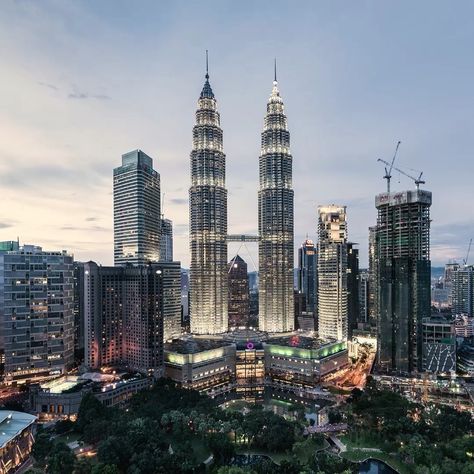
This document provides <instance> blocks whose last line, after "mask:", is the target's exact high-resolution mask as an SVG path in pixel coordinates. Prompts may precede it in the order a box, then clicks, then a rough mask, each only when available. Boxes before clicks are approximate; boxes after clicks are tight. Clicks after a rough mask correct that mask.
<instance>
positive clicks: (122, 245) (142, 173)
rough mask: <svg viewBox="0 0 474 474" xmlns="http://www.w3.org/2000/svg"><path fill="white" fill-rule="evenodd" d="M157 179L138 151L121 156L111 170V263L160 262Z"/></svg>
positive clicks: (159, 204)
mask: <svg viewBox="0 0 474 474" xmlns="http://www.w3.org/2000/svg"><path fill="white" fill-rule="evenodd" d="M160 201H161V197H160V175H159V174H158V172H156V171H155V170H154V169H153V160H152V159H151V158H150V157H149V156H148V155H146V154H145V153H143V151H141V150H135V151H131V152H130V153H126V154H125V155H122V166H119V167H118V168H115V169H114V262H115V265H124V264H127V263H130V264H133V265H140V264H145V263H148V262H156V261H158V260H159V259H160V227H161V219H160V218H161V211H160V209H161V203H160Z"/></svg>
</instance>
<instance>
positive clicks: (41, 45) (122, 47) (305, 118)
mask: <svg viewBox="0 0 474 474" xmlns="http://www.w3.org/2000/svg"><path fill="white" fill-rule="evenodd" d="M473 16H474V3H472V2H468V1H459V2H456V3H454V4H453V3H449V2H442V1H417V2H409V1H399V2H396V3H395V2H394V3H389V2H376V1H364V0H361V1H358V2H352V1H339V2H321V1H299V2H291V1H278V0H273V1H267V0H262V1H260V2H251V1H241V2H238V3H237V2H232V1H225V0H221V1H218V0H215V1H206V0H202V1H200V2H196V3H194V2H166V3H165V2H155V1H153V2H152V1H140V2H133V4H132V3H131V2H126V1H121V0H118V1H111V0H103V1H101V2H94V1H92V0H91V1H81V2H73V1H59V0H43V1H41V2H36V1H33V0H31V1H30V0H20V1H13V0H11V1H9V0H6V1H4V2H2V3H1V5H0V53H1V54H0V61H1V71H2V74H0V187H1V190H2V198H3V199H2V204H3V205H2V210H1V212H0V240H11V239H16V238H17V236H18V237H19V238H20V241H21V242H22V243H33V244H37V245H41V246H43V248H44V249H47V250H56V249H66V250H68V251H69V252H71V253H74V256H75V258H76V259H77V260H96V261H98V262H100V263H102V264H111V263H112V262H113V207H112V172H113V169H114V168H116V167H117V166H120V163H121V156H122V155H123V154H125V153H127V152H129V151H132V150H134V149H141V150H143V151H144V152H145V153H146V154H148V155H150V156H151V157H152V158H153V162H154V167H155V169H156V170H157V171H158V172H159V173H160V175H161V188H162V191H163V192H164V193H165V195H164V214H165V216H166V218H169V219H171V220H172V221H173V225H174V256H175V259H177V260H181V261H182V265H183V266H184V267H189V256H190V255H189V241H188V189H189V186H190V172H189V162H190V158H189V154H190V152H191V146H192V127H193V123H194V113H195V109H196V103H197V99H198V97H199V93H200V91H201V89H202V86H203V83H204V74H205V50H206V49H208V50H209V68H210V70H209V73H210V82H211V85H212V88H213V91H214V93H215V95H216V98H217V101H218V108H219V111H220V113H221V125H222V128H223V131H224V151H225V154H226V156H227V176H226V187H227V189H228V190H229V197H228V203H229V233H232V234H237V233H249V234H256V233H257V227H258V225H257V190H258V158H259V153H260V133H261V130H262V126H263V118H264V114H265V107H266V102H267V99H268V96H269V95H270V92H271V87H272V80H273V58H274V57H275V56H276V57H277V58H278V81H279V89H280V92H281V95H282V97H283V100H284V102H285V112H286V115H287V117H288V126H289V130H290V133H291V137H292V139H291V152H292V155H293V188H294V190H295V249H296V248H297V247H299V246H300V245H301V243H302V242H303V240H304V239H305V238H306V235H308V236H309V238H311V239H312V240H315V241H316V228H317V206H318V205H325V204H331V203H335V204H338V205H345V206H347V216H348V235H349V240H351V241H354V242H358V243H359V244H360V254H361V267H364V266H366V265H367V241H368V227H369V226H371V225H374V224H375V220H376V209H375V204H374V199H375V195H376V194H377V193H380V192H383V191H384V190H385V189H386V183H385V181H384V180H383V178H382V177H383V175H384V168H383V165H382V164H381V163H377V158H383V159H385V160H388V161H389V160H390V159H391V157H392V155H393V151H394V149H395V145H396V142H397V140H401V141H402V144H401V147H400V151H399V156H398V158H397V163H396V165H395V166H397V167H400V168H401V169H404V170H406V171H407V172H409V173H410V172H411V168H413V169H416V170H423V172H424V175H423V176H424V178H425V180H426V185H424V186H423V188H425V189H428V190H430V191H432V193H433V205H432V208H431V217H432V219H433V222H432V230H431V249H432V250H431V259H432V264H433V265H435V266H438V265H443V264H444V263H446V262H447V261H448V260H449V259H457V260H458V261H461V260H462V259H463V258H464V257H465V256H466V252H467V246H468V243H469V239H470V237H474V206H472V205H471V201H472V197H473V196H474V191H473V183H472V181H473V176H474V160H473V158H472V153H473V151H472V149H473V148H472V143H471V137H472V136H474V116H473V113H472V111H473V110H474V98H473V93H472V84H473V83H474V57H473V55H472V51H471V50H472V44H474V29H473V28H472V18H473ZM408 188H414V185H413V183H411V182H410V180H408V179H407V178H405V177H404V176H399V175H398V173H396V172H394V173H393V178H392V189H393V190H403V189H408ZM249 248H250V249H251V253H252V258H250V257H249V256H248V254H247V253H246V252H245V251H244V250H241V251H240V252H239V253H240V255H241V256H242V257H243V258H244V260H246V261H247V262H248V264H249V271H251V270H253V269H254V268H253V265H252V260H253V261H254V262H257V261H258V259H257V257H256V255H257V248H256V245H249ZM237 249H238V245H237V244H232V245H229V259H231V258H232V257H233V255H234V254H235V252H236V251H237ZM295 262H296V251H295ZM471 262H474V255H473V256H472V258H471Z"/></svg>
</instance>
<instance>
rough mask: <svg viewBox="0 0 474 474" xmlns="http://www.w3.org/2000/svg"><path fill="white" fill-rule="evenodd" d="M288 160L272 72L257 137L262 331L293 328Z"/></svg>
mask: <svg viewBox="0 0 474 474" xmlns="http://www.w3.org/2000/svg"><path fill="white" fill-rule="evenodd" d="M292 161H293V158H292V156H291V152H290V132H289V131H288V125H287V119H286V115H285V112H284V105H283V100H282V98H281V97H280V92H279V90H278V83H277V80H276V72H275V80H274V81H273V89H272V93H271V95H270V98H269V100H268V103H267V113H266V115H265V119H264V127H263V132H262V138H261V154H260V160H259V176H260V187H259V191H258V230H259V237H260V240H259V244H258V254H259V280H260V284H259V286H260V288H259V328H260V329H261V330H263V331H267V332H285V331H292V330H293V329H294V307H293V264H294V249H293V226H294V222H293V221H294V210H293V206H294V204H293V199H294V197H293V189H292V166H293V165H292Z"/></svg>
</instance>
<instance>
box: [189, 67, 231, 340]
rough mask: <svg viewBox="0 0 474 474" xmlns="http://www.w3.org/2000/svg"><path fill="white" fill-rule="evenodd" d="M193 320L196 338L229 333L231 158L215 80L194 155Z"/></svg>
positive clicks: (201, 102) (204, 100)
mask: <svg viewBox="0 0 474 474" xmlns="http://www.w3.org/2000/svg"><path fill="white" fill-rule="evenodd" d="M189 211H190V219H189V220H190V222H189V224H190V247H191V266H190V275H189V276H190V281H189V284H190V318H191V332H193V333H194V334H219V333H222V332H225V331H227V327H228V320H227V299H228V295H227V242H226V239H227V190H226V188H225V154H224V151H223V140H222V129H221V127H220V116H219V112H218V111H217V103H216V99H215V97H214V93H213V91H212V89H211V85H210V84H209V74H208V73H207V72H206V80H205V83H204V87H203V89H202V92H201V95H200V96H199V99H198V108H197V111H196V124H195V125H194V128H193V149H192V151H191V188H190V189H189Z"/></svg>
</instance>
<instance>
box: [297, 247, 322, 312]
mask: <svg viewBox="0 0 474 474" xmlns="http://www.w3.org/2000/svg"><path fill="white" fill-rule="evenodd" d="M317 265H318V259H317V253H316V248H315V245H314V242H313V241H312V240H309V239H306V240H305V241H304V242H303V244H302V245H301V247H300V248H299V249H298V290H299V291H300V293H302V294H303V295H304V296H303V298H304V300H305V302H306V305H305V307H306V311H310V312H312V313H313V314H314V315H316V308H317V306H316V305H317V274H318V268H317Z"/></svg>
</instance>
